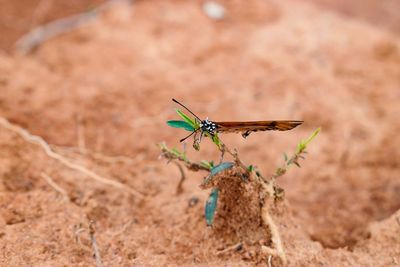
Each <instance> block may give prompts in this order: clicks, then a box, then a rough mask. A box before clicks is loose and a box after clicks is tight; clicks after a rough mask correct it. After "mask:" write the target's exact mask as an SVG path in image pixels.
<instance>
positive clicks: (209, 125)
mask: <svg viewBox="0 0 400 267" xmlns="http://www.w3.org/2000/svg"><path fill="white" fill-rule="evenodd" d="M200 129H201V131H202V132H207V133H209V134H210V135H211V136H214V135H215V134H216V133H217V124H216V123H215V122H212V121H209V120H208V118H207V119H205V120H203V121H201V122H200Z"/></svg>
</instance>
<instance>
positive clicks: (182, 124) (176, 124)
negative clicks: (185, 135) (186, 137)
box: [167, 121, 195, 132]
mask: <svg viewBox="0 0 400 267" xmlns="http://www.w3.org/2000/svg"><path fill="white" fill-rule="evenodd" d="M167 124H168V125H169V126H171V127H174V128H182V129H185V130H186V131H189V132H193V131H195V129H194V128H193V127H192V125H190V124H189V123H187V122H186V121H167Z"/></svg>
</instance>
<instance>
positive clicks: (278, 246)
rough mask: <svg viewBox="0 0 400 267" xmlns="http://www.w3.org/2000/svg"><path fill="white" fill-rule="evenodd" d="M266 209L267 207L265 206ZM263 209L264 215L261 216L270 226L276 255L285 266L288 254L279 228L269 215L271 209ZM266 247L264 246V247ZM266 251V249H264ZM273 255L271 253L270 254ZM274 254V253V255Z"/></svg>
mask: <svg viewBox="0 0 400 267" xmlns="http://www.w3.org/2000/svg"><path fill="white" fill-rule="evenodd" d="M264 207H266V206H264ZM264 207H263V213H262V214H261V216H262V219H263V221H264V223H266V225H268V228H269V231H270V233H271V241H272V244H273V245H274V249H275V251H276V255H277V256H278V257H279V258H280V259H281V260H282V262H283V264H286V254H285V251H284V250H283V244H282V240H281V237H280V234H279V230H278V226H276V224H275V222H274V220H273V219H272V217H271V215H270V214H269V208H264ZM263 247H264V246H263ZM264 251H265V247H264ZM269 254H271V253H269ZM273 254H274V253H272V255H273Z"/></svg>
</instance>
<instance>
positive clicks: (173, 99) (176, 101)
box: [172, 98, 202, 142]
mask: <svg viewBox="0 0 400 267" xmlns="http://www.w3.org/2000/svg"><path fill="white" fill-rule="evenodd" d="M172 101H174V102H175V103H177V104H178V105H181V106H182V107H183V108H184V109H186V110H187V111H189V112H190V114H192V115H193V116H195V117H196V118H197V119H198V120H199V121H202V120H201V119H200V118H199V117H198V116H197V115H196V114H194V113H193V112H192V111H191V110H190V109H188V108H187V107H185V105H183V104H182V103H180V102H179V101H178V100H176V99H175V98H172ZM181 142H182V141H181Z"/></svg>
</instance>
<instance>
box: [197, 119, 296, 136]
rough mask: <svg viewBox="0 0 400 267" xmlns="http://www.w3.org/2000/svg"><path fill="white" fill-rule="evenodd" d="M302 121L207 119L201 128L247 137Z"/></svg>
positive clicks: (283, 128) (202, 129)
mask: <svg viewBox="0 0 400 267" xmlns="http://www.w3.org/2000/svg"><path fill="white" fill-rule="evenodd" d="M302 123H303V121H292V120H278V121H277V120H274V121H243V122H240V121H230V122H229V121H225V122H213V121H209V120H208V119H205V120H203V121H202V122H201V123H200V128H201V131H202V132H208V133H209V134H211V135H214V134H215V133H242V136H243V137H244V138H246V137H247V136H249V135H250V133H252V132H258V131H288V130H291V129H293V128H295V127H296V126H298V125H300V124H302Z"/></svg>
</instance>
